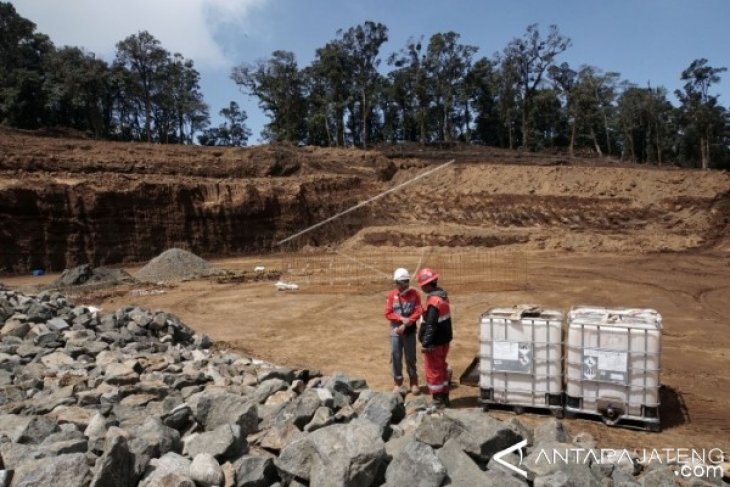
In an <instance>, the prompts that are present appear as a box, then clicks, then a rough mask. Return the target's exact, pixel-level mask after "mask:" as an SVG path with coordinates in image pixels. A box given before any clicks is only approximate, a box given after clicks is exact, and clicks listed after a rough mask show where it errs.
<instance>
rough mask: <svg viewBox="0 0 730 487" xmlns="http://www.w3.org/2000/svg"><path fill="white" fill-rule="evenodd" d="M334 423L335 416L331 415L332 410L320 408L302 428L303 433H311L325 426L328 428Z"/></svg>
mask: <svg viewBox="0 0 730 487" xmlns="http://www.w3.org/2000/svg"><path fill="white" fill-rule="evenodd" d="M334 422H335V415H334V414H332V410H331V409H330V408H328V407H325V406H320V407H319V408H317V410H316V411H315V412H314V416H313V417H312V420H311V421H310V422H309V423H307V425H306V426H305V427H304V431H308V432H310V433H311V432H312V431H316V430H318V429H320V428H323V427H325V426H329V425H331V424H332V423H334Z"/></svg>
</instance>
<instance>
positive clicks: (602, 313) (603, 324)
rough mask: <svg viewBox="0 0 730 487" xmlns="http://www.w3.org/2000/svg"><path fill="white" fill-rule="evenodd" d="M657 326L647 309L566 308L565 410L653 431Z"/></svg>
mask: <svg viewBox="0 0 730 487" xmlns="http://www.w3.org/2000/svg"><path fill="white" fill-rule="evenodd" d="M661 329H662V317H661V315H660V314H659V313H657V312H656V311H655V310H653V309H626V308H615V309H611V308H600V307H588V306H579V307H574V308H572V309H571V310H570V312H569V313H568V338H567V347H566V348H567V363H566V369H567V373H566V403H565V411H566V413H568V414H569V415H571V414H576V413H584V414H591V415H600V416H601V418H602V419H603V421H604V422H605V423H606V424H609V425H615V424H621V425H625V426H636V427H640V428H642V429H648V430H651V431H659V429H660V423H659V386H660V382H659V372H660V361H661Z"/></svg>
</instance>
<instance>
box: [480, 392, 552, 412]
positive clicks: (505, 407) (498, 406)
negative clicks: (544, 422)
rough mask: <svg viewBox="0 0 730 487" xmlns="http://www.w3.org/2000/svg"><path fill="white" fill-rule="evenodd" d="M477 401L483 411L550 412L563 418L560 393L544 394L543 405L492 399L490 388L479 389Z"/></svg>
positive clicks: (492, 394)
mask: <svg viewBox="0 0 730 487" xmlns="http://www.w3.org/2000/svg"><path fill="white" fill-rule="evenodd" d="M479 392H480V394H479V403H480V404H481V406H482V410H483V411H484V412H487V411H489V410H490V409H491V410H495V411H512V412H513V413H515V414H523V413H533V414H552V415H553V416H555V417H556V418H558V419H561V418H563V414H564V409H563V395H562V394H545V405H537V404H515V403H503V402H497V401H494V399H493V397H494V391H493V390H492V389H481V388H480V389H479Z"/></svg>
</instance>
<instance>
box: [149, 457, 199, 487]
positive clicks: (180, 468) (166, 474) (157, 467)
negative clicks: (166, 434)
mask: <svg viewBox="0 0 730 487" xmlns="http://www.w3.org/2000/svg"><path fill="white" fill-rule="evenodd" d="M190 463H191V462H190V460H188V459H187V458H185V457H183V456H182V455H178V454H177V453H172V452H170V453H165V454H164V455H163V456H162V457H160V458H155V459H153V460H151V461H150V463H149V465H148V466H147V470H146V472H145V475H144V478H143V479H142V481H141V482H140V483H139V487H162V486H168V485H171V486H178V485H179V486H180V487H183V486H182V485H181V484H179V483H174V482H184V481H185V479H189V478H190ZM170 482H173V483H170ZM190 482H191V483H192V484H193V485H194V483H193V482H192V480H190Z"/></svg>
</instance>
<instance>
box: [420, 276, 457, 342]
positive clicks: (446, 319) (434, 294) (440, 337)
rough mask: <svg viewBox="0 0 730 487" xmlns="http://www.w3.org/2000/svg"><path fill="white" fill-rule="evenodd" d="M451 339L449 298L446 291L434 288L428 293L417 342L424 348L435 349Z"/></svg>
mask: <svg viewBox="0 0 730 487" xmlns="http://www.w3.org/2000/svg"><path fill="white" fill-rule="evenodd" d="M452 338H453V336H452V331H451V307H450V306H449V297H448V295H447V294H446V291H444V290H443V289H441V288H436V289H434V290H433V291H431V292H430V293H428V299H427V300H426V311H425V313H424V314H423V323H422V324H421V329H420V330H418V340H419V341H420V342H421V345H423V346H424V347H435V346H437V345H446V344H447V343H449V342H451V339H452Z"/></svg>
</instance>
